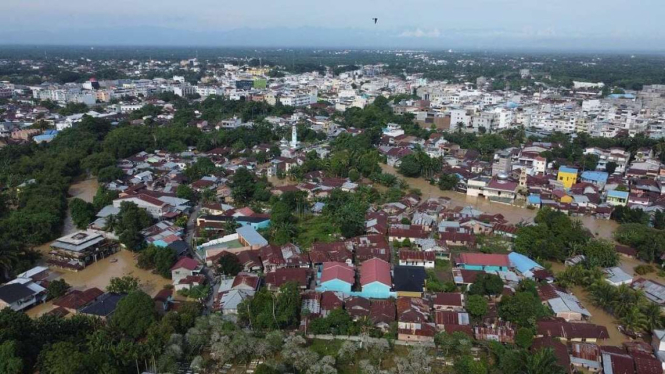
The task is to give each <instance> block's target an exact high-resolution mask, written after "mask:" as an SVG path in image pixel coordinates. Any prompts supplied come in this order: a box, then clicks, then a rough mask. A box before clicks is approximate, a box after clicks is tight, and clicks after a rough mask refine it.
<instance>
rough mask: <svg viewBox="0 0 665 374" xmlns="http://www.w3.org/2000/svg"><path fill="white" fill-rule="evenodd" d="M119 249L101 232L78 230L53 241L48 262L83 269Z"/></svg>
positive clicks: (63, 266)
mask: <svg viewBox="0 0 665 374" xmlns="http://www.w3.org/2000/svg"><path fill="white" fill-rule="evenodd" d="M117 250H118V245H117V244H115V243H113V242H111V241H108V240H106V238H105V237H104V236H103V235H102V233H101V232H98V231H94V230H85V231H77V232H74V233H72V234H69V235H66V236H63V237H61V238H58V239H56V240H55V241H54V242H53V243H51V251H50V252H49V259H48V263H49V264H51V265H53V266H56V267H61V268H65V269H70V270H82V269H83V268H85V267H86V266H88V265H90V264H91V263H93V262H96V261H97V260H98V259H102V258H105V257H107V256H109V255H111V254H113V253H115V252H116V251H117Z"/></svg>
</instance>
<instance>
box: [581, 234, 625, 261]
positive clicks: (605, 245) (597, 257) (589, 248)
mask: <svg viewBox="0 0 665 374" xmlns="http://www.w3.org/2000/svg"><path fill="white" fill-rule="evenodd" d="M582 254H584V256H586V262H587V265H588V266H589V267H601V268H608V267H613V266H616V265H617V264H618V263H619V254H618V253H617V251H616V249H614V245H612V243H610V242H608V241H606V240H598V239H592V240H589V242H588V243H587V244H586V245H585V246H584V248H583V249H582Z"/></svg>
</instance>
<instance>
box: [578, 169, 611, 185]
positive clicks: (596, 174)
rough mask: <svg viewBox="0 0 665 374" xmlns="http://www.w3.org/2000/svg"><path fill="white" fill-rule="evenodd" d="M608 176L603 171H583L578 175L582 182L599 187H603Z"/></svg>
mask: <svg viewBox="0 0 665 374" xmlns="http://www.w3.org/2000/svg"><path fill="white" fill-rule="evenodd" d="M608 178H609V175H608V174H607V173H605V172H603V171H583V172H582V174H581V175H580V180H581V181H582V182H585V183H591V184H593V185H595V186H598V188H599V189H603V187H605V184H607V179H608Z"/></svg>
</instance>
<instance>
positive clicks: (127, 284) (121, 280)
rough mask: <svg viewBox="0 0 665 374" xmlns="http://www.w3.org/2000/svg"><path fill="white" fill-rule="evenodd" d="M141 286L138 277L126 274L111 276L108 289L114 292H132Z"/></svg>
mask: <svg viewBox="0 0 665 374" xmlns="http://www.w3.org/2000/svg"><path fill="white" fill-rule="evenodd" d="M140 286H141V283H140V281H139V279H138V278H136V277H132V276H131V275H125V276H123V277H113V278H111V280H110V281H109V285H108V286H107V287H106V291H107V292H113V293H130V292H133V291H136V290H138V289H139V287H140Z"/></svg>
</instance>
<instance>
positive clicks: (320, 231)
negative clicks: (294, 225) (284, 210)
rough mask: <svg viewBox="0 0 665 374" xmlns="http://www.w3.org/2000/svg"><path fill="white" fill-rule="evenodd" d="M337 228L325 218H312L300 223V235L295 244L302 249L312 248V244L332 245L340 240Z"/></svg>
mask: <svg viewBox="0 0 665 374" xmlns="http://www.w3.org/2000/svg"><path fill="white" fill-rule="evenodd" d="M337 234H338V231H337V228H336V227H334V226H333V225H332V224H330V220H329V219H327V218H325V217H323V216H311V217H307V218H304V219H302V220H300V222H298V235H297V236H296V238H295V242H296V243H298V244H299V245H300V246H301V247H302V248H310V247H311V246H312V243H315V242H324V243H330V242H334V241H335V240H337V239H338V235H337Z"/></svg>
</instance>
